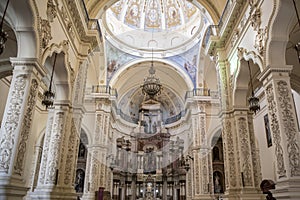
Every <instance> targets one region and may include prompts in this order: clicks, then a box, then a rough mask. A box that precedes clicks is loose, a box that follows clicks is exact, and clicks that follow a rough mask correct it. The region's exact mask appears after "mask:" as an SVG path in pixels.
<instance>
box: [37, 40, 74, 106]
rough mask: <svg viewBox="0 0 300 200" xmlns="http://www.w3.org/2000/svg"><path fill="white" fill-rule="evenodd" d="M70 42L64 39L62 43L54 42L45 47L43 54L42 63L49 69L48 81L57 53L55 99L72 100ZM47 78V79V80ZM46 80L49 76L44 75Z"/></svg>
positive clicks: (54, 80) (54, 81)
mask: <svg viewBox="0 0 300 200" xmlns="http://www.w3.org/2000/svg"><path fill="white" fill-rule="evenodd" d="M68 48H69V43H68V41H66V40H64V41H62V42H61V43H60V44H52V45H50V47H48V48H47V49H45V51H44V52H43V55H42V63H44V67H45V68H46V70H47V71H48V73H47V74H48V76H49V77H48V82H49V81H50V76H51V72H52V68H53V65H54V54H55V53H56V54H57V58H56V63H55V68H54V78H53V83H54V90H55V91H56V94H55V100H56V101H58V100H71V94H70V91H71V84H70V83H71V76H72V68H71V67H70V66H69V54H68ZM45 79H46V80H45ZM44 81H47V78H45V77H44ZM49 84H50V83H49Z"/></svg>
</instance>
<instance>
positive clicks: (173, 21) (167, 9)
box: [111, 0, 198, 31]
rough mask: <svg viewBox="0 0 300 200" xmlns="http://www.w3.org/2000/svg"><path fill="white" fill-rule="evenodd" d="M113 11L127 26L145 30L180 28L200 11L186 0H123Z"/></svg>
mask: <svg viewBox="0 0 300 200" xmlns="http://www.w3.org/2000/svg"><path fill="white" fill-rule="evenodd" d="M111 11H112V13H113V16H114V17H116V18H117V19H118V20H119V21H121V22H123V23H124V24H126V25H127V26H129V27H131V28H135V29H144V30H145V31H152V30H155V31H164V30H169V29H176V28H180V27H181V26H183V25H185V24H187V23H188V22H189V21H192V20H193V19H194V17H195V16H196V15H197V13H198V9H197V7H195V6H194V5H193V4H191V3H189V2H187V1H184V0H176V1H175V0H121V1H119V2H117V3H115V4H114V5H113V6H112V7H111Z"/></svg>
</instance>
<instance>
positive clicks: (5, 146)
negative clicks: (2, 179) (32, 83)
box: [0, 75, 26, 173]
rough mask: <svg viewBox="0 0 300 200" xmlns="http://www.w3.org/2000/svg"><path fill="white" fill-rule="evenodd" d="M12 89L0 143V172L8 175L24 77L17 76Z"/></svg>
mask: <svg viewBox="0 0 300 200" xmlns="http://www.w3.org/2000/svg"><path fill="white" fill-rule="evenodd" d="M13 84H14V85H13V89H12V91H11V93H10V94H11V95H10V98H9V105H8V110H7V115H6V119H5V120H6V121H5V124H4V127H3V129H2V133H1V141H0V170H1V171H3V172H6V173H8V170H9V167H10V162H11V159H12V150H13V146H14V144H15V143H16V141H15V134H16V132H15V131H16V129H17V127H18V124H19V120H20V116H21V108H22V105H23V101H24V90H25V87H26V76H25V75H19V76H17V77H16V78H15V79H13Z"/></svg>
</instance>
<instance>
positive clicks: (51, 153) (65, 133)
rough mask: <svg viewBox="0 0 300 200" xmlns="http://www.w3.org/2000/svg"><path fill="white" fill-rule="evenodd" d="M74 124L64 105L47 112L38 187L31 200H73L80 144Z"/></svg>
mask: <svg viewBox="0 0 300 200" xmlns="http://www.w3.org/2000/svg"><path fill="white" fill-rule="evenodd" d="M75 126H76V125H75V122H74V119H73V116H72V112H71V111H70V107H69V106H68V105H66V104H63V105H60V104H55V106H54V108H53V109H52V110H51V111H49V114H48V121H47V127H46V134H45V139H44V149H43V155H42V162H41V168H40V174H39V180H38V185H37V187H36V189H35V190H34V192H33V193H31V198H32V199H75V198H76V194H75V190H74V188H73V183H74V176H75V175H74V173H75V161H76V157H77V149H78V144H79V139H78V134H79V133H78V132H77V130H76V127H75Z"/></svg>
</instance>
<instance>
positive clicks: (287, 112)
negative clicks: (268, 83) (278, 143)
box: [277, 80, 300, 177]
mask: <svg viewBox="0 0 300 200" xmlns="http://www.w3.org/2000/svg"><path fill="white" fill-rule="evenodd" d="M277 91H278V94H279V98H278V101H279V106H280V108H281V114H282V121H283V127H284V132H285V135H286V136H287V140H288V141H287V152H288V156H289V164H290V173H291V176H292V177H293V176H300V164H299V163H300V161H299V145H298V142H297V139H296V138H297V136H296V135H297V134H298V132H297V127H296V123H297V122H296V119H295V115H294V112H293V111H292V109H293V105H292V104H293V100H292V98H291V92H290V91H291V89H290V88H289V87H288V84H287V82H286V81H283V80H281V81H279V82H277Z"/></svg>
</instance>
